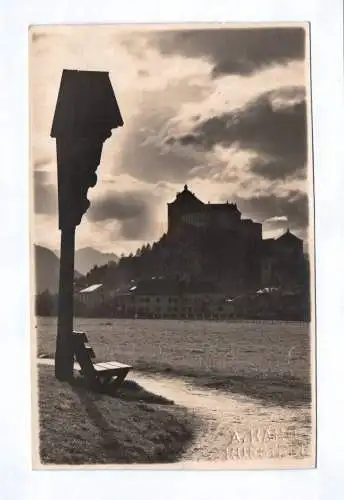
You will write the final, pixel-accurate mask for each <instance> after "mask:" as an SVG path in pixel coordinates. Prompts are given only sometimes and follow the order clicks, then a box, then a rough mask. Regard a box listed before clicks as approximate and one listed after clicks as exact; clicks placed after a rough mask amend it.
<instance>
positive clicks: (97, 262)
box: [75, 246, 118, 274]
mask: <svg viewBox="0 0 344 500" xmlns="http://www.w3.org/2000/svg"><path fill="white" fill-rule="evenodd" d="M110 261H115V262H117V261H118V256H117V255H116V254H114V253H104V252H100V251H99V250H96V249H95V248H92V247H90V246H87V247H84V248H80V249H78V250H77V251H76V252H75V269H76V270H77V271H79V272H80V273H81V274H87V273H88V272H89V271H90V270H91V269H92V268H93V267H94V266H103V265H105V264H108V262H110Z"/></svg>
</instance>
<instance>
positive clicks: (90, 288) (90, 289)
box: [79, 283, 103, 293]
mask: <svg viewBox="0 0 344 500" xmlns="http://www.w3.org/2000/svg"><path fill="white" fill-rule="evenodd" d="M102 286H103V285H102V284H101V283H99V284H96V285H90V286H88V287H87V288H84V289H83V290H80V292H79V293H92V292H95V291H96V290H99V288H101V287H102Z"/></svg>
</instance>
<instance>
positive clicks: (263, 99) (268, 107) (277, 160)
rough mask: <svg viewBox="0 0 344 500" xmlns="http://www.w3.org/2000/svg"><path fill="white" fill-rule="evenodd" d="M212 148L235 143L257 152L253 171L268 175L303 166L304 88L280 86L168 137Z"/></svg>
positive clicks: (279, 175) (278, 175)
mask: <svg viewBox="0 0 344 500" xmlns="http://www.w3.org/2000/svg"><path fill="white" fill-rule="evenodd" d="M175 142H178V143H179V144H181V145H188V146H189V145H193V146H195V147H196V148H197V147H202V148H204V149H205V150H211V149H213V148H214V146H216V145H218V144H220V145H222V146H224V147H228V146H232V145H233V144H235V145H236V146H237V147H238V148H241V149H245V150H251V151H254V152H255V153H256V154H257V158H256V159H255V160H254V161H253V163H252V171H253V172H254V173H257V174H259V175H262V176H263V177H264V176H265V177H267V178H269V179H278V178H284V177H286V176H288V175H291V174H293V173H295V172H296V171H297V170H299V169H304V166H305V164H306V161H307V120H306V103H305V98H304V89H303V88H299V87H296V88H280V89H278V90H275V91H270V92H267V93H265V94H263V95H261V96H259V97H258V98H257V99H255V100H254V101H251V102H249V103H248V104H247V105H246V106H245V107H244V108H242V109H238V110H236V111H232V112H228V113H223V114H221V115H219V116H215V117H213V118H210V119H207V120H205V121H203V122H201V123H198V124H197V125H196V126H195V127H194V128H193V130H192V133H188V134H186V135H182V136H179V137H173V136H171V137H168V138H167V139H166V143H167V144H168V145H172V144H174V143H175Z"/></svg>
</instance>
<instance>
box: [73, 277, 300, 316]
mask: <svg viewBox="0 0 344 500" xmlns="http://www.w3.org/2000/svg"><path fill="white" fill-rule="evenodd" d="M76 300H77V302H78V303H79V304H80V305H81V308H83V310H82V309H81V310H80V311H79V313H81V314H86V315H95V316H99V315H100V316H107V317H108V316H109V317H122V318H186V319H226V318H227V319H228V318H236V317H237V318H242V317H252V318H262V319H263V318H264V319H267V318H269V317H271V318H284V319H297V320H306V319H307V318H308V316H309V304H308V303H307V297H305V291H304V290H302V289H294V290H289V291H288V290H281V289H278V288H269V287H266V288H262V289H259V290H257V291H256V292H254V293H249V294H245V295H240V296H237V297H228V296H225V295H224V294H223V293H222V292H220V291H219V290H218V289H216V287H215V286H214V285H212V284H211V283H206V282H193V283H191V282H189V283H187V282H177V281H171V280H167V279H165V278H152V279H151V280H145V281H139V282H135V283H131V284H130V285H129V286H128V287H121V288H118V289H115V290H112V289H110V288H108V287H106V286H104V285H102V284H100V283H99V284H95V285H91V286H90V287H87V288H85V289H83V290H80V291H79V292H77V293H76Z"/></svg>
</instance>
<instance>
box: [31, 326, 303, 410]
mask: <svg viewBox="0 0 344 500" xmlns="http://www.w3.org/2000/svg"><path fill="white" fill-rule="evenodd" d="M36 324H37V329H36V331H37V338H38V345H37V348H38V355H46V356H48V357H52V356H53V354H54V350H55V337H56V319H55V318H37V323H36ZM75 329H77V330H83V331H85V332H86V333H87V335H88V338H89V341H90V343H91V345H92V346H93V347H94V349H95V352H96V356H97V360H99V361H104V360H117V361H120V362H124V363H129V364H132V365H133V366H134V369H136V370H141V371H150V372H152V371H153V372H157V373H159V372H160V373H165V374H168V373H170V374H174V375H180V376H186V377H192V378H193V380H194V382H195V383H197V384H198V385H200V386H206V387H211V388H221V389H223V390H226V391H229V392H231V393H242V394H246V395H248V396H251V397H254V398H258V399H260V400H261V401H262V402H263V403H264V402H266V403H267V402H268V403H269V404H270V403H276V404H280V405H287V406H291V405H299V404H305V403H306V404H307V403H309V401H310V333H309V325H308V324H306V323H283V322H276V323H271V322H207V321H179V320H134V319H109V320H104V319H76V321H75Z"/></svg>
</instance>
